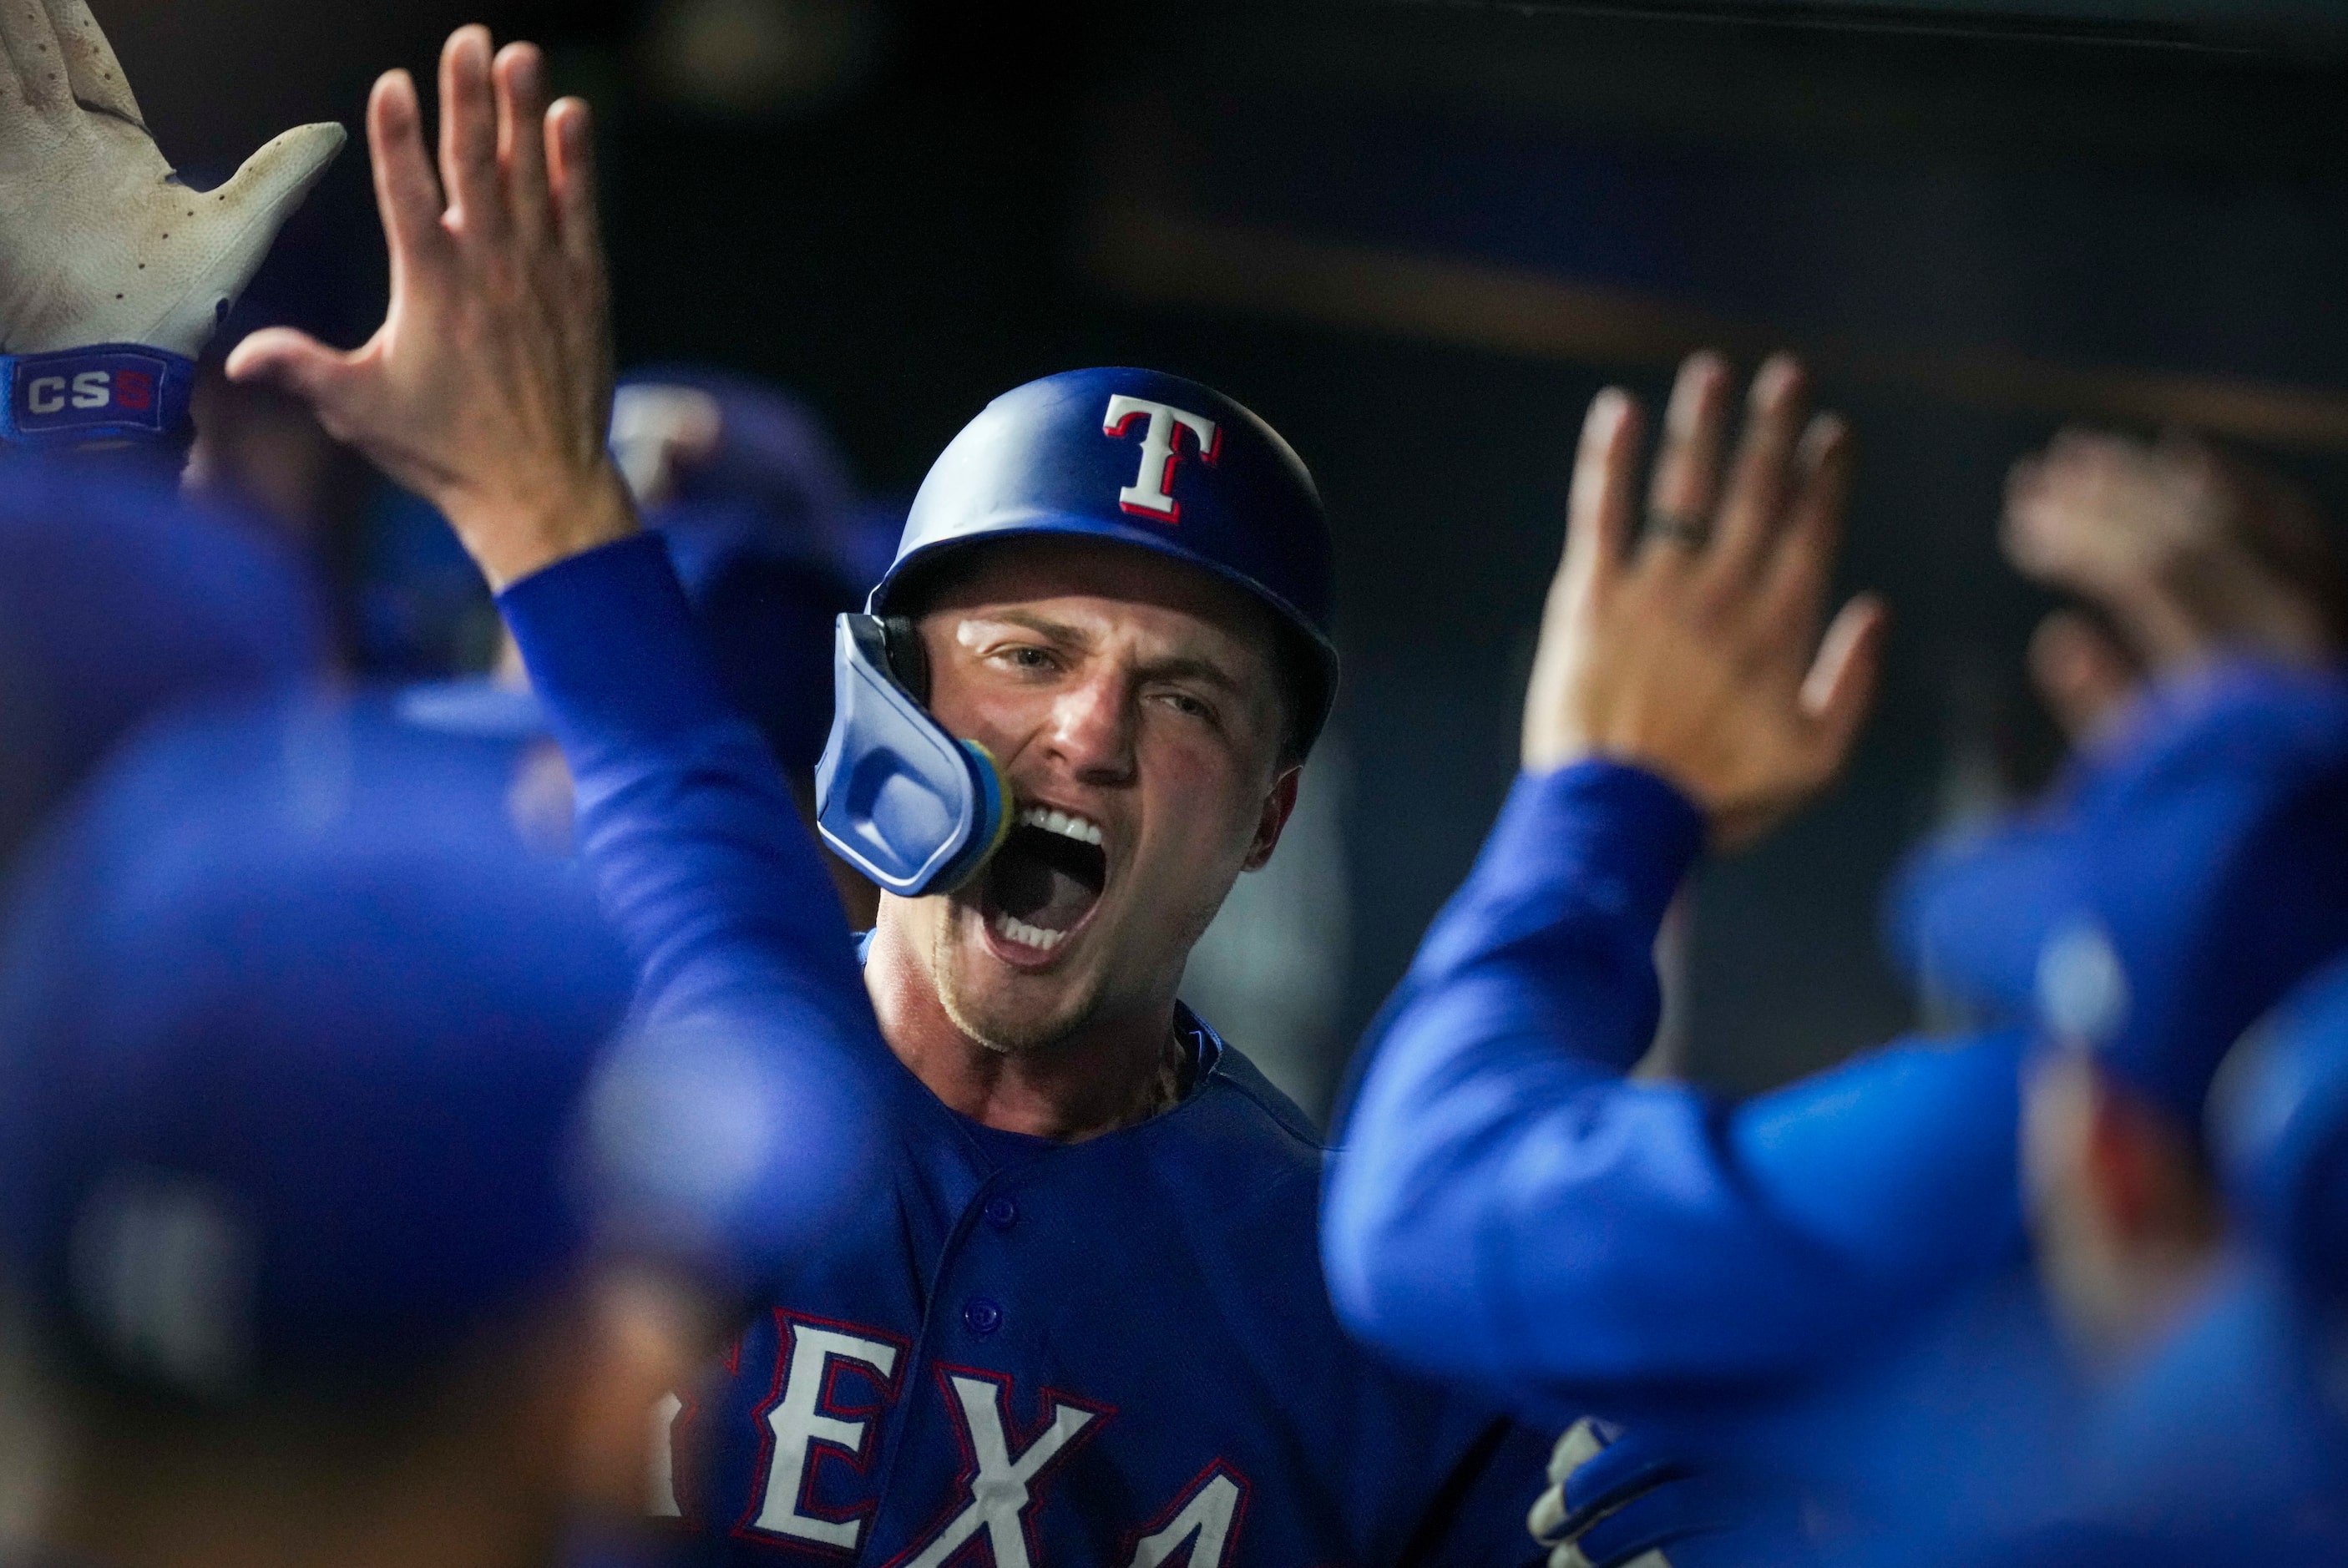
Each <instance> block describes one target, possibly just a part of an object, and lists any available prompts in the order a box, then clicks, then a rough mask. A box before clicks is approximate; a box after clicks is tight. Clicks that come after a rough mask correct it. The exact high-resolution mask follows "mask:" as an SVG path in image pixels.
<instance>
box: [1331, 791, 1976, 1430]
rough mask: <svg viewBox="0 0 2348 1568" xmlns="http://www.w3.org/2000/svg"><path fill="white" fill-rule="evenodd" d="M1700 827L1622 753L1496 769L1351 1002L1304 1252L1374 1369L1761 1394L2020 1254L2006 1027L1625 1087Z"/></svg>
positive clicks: (1583, 1392)
mask: <svg viewBox="0 0 2348 1568" xmlns="http://www.w3.org/2000/svg"><path fill="white" fill-rule="evenodd" d="M1702 841H1703V822H1702V820H1701V818H1700V817H1699V816H1698V814H1697V812H1696V810H1694V807H1693V806H1692V805H1690V804H1689V802H1688V801H1687V800H1686V799H1684V798H1683V797H1682V796H1681V795H1680V794H1679V793H1678V792H1677V791H1676V790H1674V789H1672V788H1671V787H1670V786H1669V785H1667V784H1665V783H1663V781H1662V780H1660V779H1656V778H1655V777H1654V776H1653V775H1651V774H1648V773H1645V772H1643V771H1641V770H1639V769H1633V768H1629V767H1624V766H1620V765H1617V764H1613V763H1610V762H1603V761H1592V762H1586V763H1582V764H1579V765H1577V766H1574V767H1570V768H1566V769H1560V770H1558V771H1556V772H1554V773H1550V774H1547V775H1543V776H1538V777H1536V776H1528V777H1525V778H1523V779H1519V782H1518V784H1517V786H1516V788H1515V789H1514V791H1513V792H1512V793H1511V795H1510V797H1509V802H1508V805H1507V807H1506V809H1505V810H1503V811H1502V813H1501V816H1500V819H1499V820H1498V824H1497V825H1496V826H1495V827H1494V829H1493V831H1492V835H1491V838H1490V841H1488V844H1487V845H1486V847H1485V850H1484V852H1483V854H1482V856H1481V857H1480V859H1479V860H1478V863H1477V866H1476V869H1475V871H1474V872H1473V873H1472V875H1471V876H1470V877H1469V879H1468V882H1467V883H1466V885H1465V886H1464V887H1463V888H1462V889H1461V891H1460V892H1459V893H1458V894H1457V896H1456V897H1455V898H1454V899H1453V900H1452V901H1451V903H1449V904H1448V905H1447V907H1446V908H1445V910H1444V912H1443V913H1442V915H1441V916H1440V917H1439V918H1438V919H1437V922H1436V924H1435V925H1434V927H1433V928H1432V930H1430V932H1429V933H1428V934H1427V937H1426V942H1425V944H1423V945H1422V947H1421V948H1420V951H1419V954H1418V956H1417V959H1416V962H1415V964H1414V965H1413V967H1412V968H1411V970H1410V973H1409V974H1408V975H1407V976H1406V979H1405V980H1404V982H1403V985H1402V986H1401V988H1400V990H1399V991H1398V992H1397V994H1396V995H1395V998H1394V999H1393V1001H1392V1002H1390V1003H1389V1004H1388V1006H1387V1008H1386V1010H1385V1013H1384V1015H1383V1016H1382V1017H1381V1020H1380V1022H1379V1024H1378V1025H1377V1026H1376V1027H1375V1031H1374V1035H1373V1044H1372V1046H1371V1048H1370V1050H1369V1051H1368V1053H1367V1054H1366V1057H1365V1059H1366V1061H1367V1068H1366V1074H1365V1078H1363V1080H1362V1081H1361V1083H1360V1085H1359V1087H1358V1089H1357V1092H1356V1093H1355V1095H1354V1099H1353V1103H1352V1106H1351V1109H1350V1112H1349V1114H1348V1118H1347V1122H1346V1127H1345V1144H1346V1153H1345V1155H1344V1158H1342V1159H1341V1160H1339V1161H1337V1162H1335V1163H1334V1165H1333V1167H1332V1173H1331V1179H1330V1195H1329V1204H1328V1212H1327V1215H1326V1218H1325V1221H1324V1225H1323V1248H1324V1251H1325V1253H1326V1258H1327V1264H1328V1274H1329V1281H1330V1287H1331V1290H1332V1292H1333V1293H1334V1295H1335V1298H1336V1301H1337V1304H1338V1306H1339V1308H1340V1311H1341V1313H1342V1314H1343V1315H1344V1319H1345V1321H1346V1322H1347V1324H1348V1325H1349V1326H1352V1327H1353V1328H1354V1329H1355V1330H1356V1331H1357V1332H1359V1333H1361V1334H1362V1335H1364V1336H1365V1337H1367V1338H1369V1339H1370V1340H1372V1341H1373V1342H1374V1343H1375V1344H1378V1345H1380V1346H1384V1347H1385V1348H1386V1349H1388V1350H1389V1351H1390V1352H1392V1353H1393V1354H1395V1356H1397V1357H1401V1358H1403V1359H1404V1360H1406V1361H1407V1362H1409V1363H1411V1364H1413V1365H1416V1366H1418V1367H1423V1368H1426V1369H1427V1370H1430V1371H1434V1372H1437V1373H1442V1374H1446V1375H1448V1376H1453V1377H1468V1378H1474V1379H1477V1380H1479V1381H1481V1382H1483V1383H1485V1384H1487V1385H1495V1384H1505V1385H1515V1386H1517V1387H1519V1388H1520V1389H1522V1390H1523V1392H1522V1394H1521V1395H1520V1398H1523V1399H1524V1400H1526V1401H1527V1402H1529V1403H1530V1402H1534V1401H1540V1402H1543V1403H1544V1404H1545V1403H1546V1402H1547V1401H1550V1400H1555V1401H1559V1402H1560V1403H1559V1405H1558V1409H1559V1411H1560V1413H1562V1411H1563V1410H1564V1409H1566V1408H1593V1409H1597V1410H1599V1411H1601V1412H1602V1413H1606V1414H1610V1415H1614V1416H1616V1417H1618V1418H1630V1417H1636V1416H1639V1415H1643V1414H1648V1413H1668V1412H1670V1411H1672V1410H1674V1409H1680V1408H1685V1405H1686V1401H1688V1400H1690V1399H1694V1400H1698V1401H1703V1402H1710V1401H1715V1400H1717V1399H1718V1398H1720V1397H1721V1396H1722V1395H1724V1394H1727V1393H1735V1392H1739V1391H1752V1392H1756V1393H1757V1392H1762V1391H1769V1390H1783V1389H1786V1388H1787V1387H1791V1386H1793V1385H1795V1384H1797V1383H1799V1382H1800V1381H1801V1380H1802V1379H1804V1378H1807V1377H1810V1376H1812V1375H1815V1374H1818V1373H1821V1372H1823V1371H1825V1370H1827V1369H1828V1368H1831V1367H1836V1366H1838V1365H1839V1364H1841V1363H1842V1362H1843V1361H1845V1360H1846V1359H1847V1358H1848V1357H1849V1356H1850V1355H1851V1353H1852V1352H1853V1351H1854V1349H1856V1348H1858V1347H1859V1346H1863V1345H1864V1344H1865V1343H1866V1342H1867V1341H1868V1340H1869V1338H1870V1337H1871V1336H1877V1335H1879V1334H1881V1333H1882V1332H1883V1331H1884V1330H1886V1329H1887V1328H1888V1327H1890V1326H1893V1325H1897V1324H1900V1323H1903V1322H1910V1321H1913V1320H1914V1319H1916V1318H1917V1317H1918V1316H1919V1315H1921V1314H1922V1313H1924V1312H1925V1311H1927V1310H1928V1309H1930V1308H1931V1307H1932V1306H1934V1305H1938V1304H1941V1303H1943V1302H1945V1301H1947V1300H1949V1299H1951V1298H1952V1296H1953V1295H1955V1294H1956V1293H1958V1292H1960V1291H1961V1290H1962V1289H1963V1288H1964V1287H1965V1286H1967V1285H1968V1284H1972V1283H1976V1282H1978V1281H1980V1280H1982V1279H1983V1278H1984V1277H1986V1276H1988V1275H1990V1274H1993V1273H1994V1272H1995V1271H1996V1270H1997V1268H1998V1267H1999V1266H2000V1265H2001V1264H2013V1263H2018V1262H2019V1261H2020V1258H2021V1247H2022V1224H2021V1213H2020V1204H2019V1202H2018V1198H2017V1193H2016V1181H2015V1163H2014V1135H2015V1119H2016V1115H2017V1110H2018V1098H2019V1097H2018V1089H2017V1083H2016V1073H2017V1066H2018V1061H2019V1057H2020V1052H2021V1048H2022V1040H2021V1038H2020V1037H2019V1036H2018V1035H2014V1034H1998V1035H1984V1036H1979V1037H1970V1038H1966V1039H1962V1040H1957V1041H1952V1042H1945V1043H1925V1042H1913V1043H1906V1044H1900V1045H1895V1046H1893V1047H1890V1048H1887V1049H1885V1050H1883V1051H1880V1052H1878V1053H1875V1054H1872V1055H1869V1056H1866V1057H1860V1058H1859V1059H1857V1060H1855V1061H1853V1062H1852V1063H1849V1064H1848V1065H1846V1066H1844V1067H1843V1068H1839V1069H1838V1070H1835V1071H1832V1072H1828V1073H1825V1074H1821V1075H1818V1077H1815V1078H1809V1079H1807V1080H1804V1081H1803V1082H1801V1083H1798V1084H1796V1085H1794V1086H1793V1087H1791V1088H1787V1089H1785V1090H1782V1091H1780V1092H1777V1093H1775V1094H1770V1095H1765V1096H1762V1097H1759V1098H1757V1099H1751V1100H1747V1101H1746V1102H1744V1103H1742V1104H1736V1105H1730V1104H1725V1103H1722V1102H1721V1101H1719V1100H1717V1099H1715V1098H1713V1097H1711V1096H1708V1095H1706V1094H1704V1093H1703V1092H1702V1091H1700V1090H1697V1089H1695V1088H1690V1087H1687V1086H1685V1085H1680V1084H1670V1083H1660V1082H1656V1083H1650V1082H1640V1081H1633V1080H1632V1079H1630V1078H1628V1077H1627V1076H1626V1075H1627V1074H1628V1072H1629V1070H1630V1068H1631V1067H1632V1064H1633V1063H1634V1062H1635V1061H1636V1060H1637V1059H1638V1057H1640V1056H1641V1055H1642V1054H1643V1052H1644V1051H1645V1050H1646V1048H1647V1046H1648V1044H1649V1042H1650V1040H1651V1039H1652V1037H1653V1033H1654V1028H1655V1024H1656V1019H1657V1014H1658V1010H1659V1005H1660V1003H1659V994H1658V986H1657V984H1656V979H1655V973H1654V964H1653V946H1654V941H1655V936H1656V933H1657V930H1658V928H1659V926H1660V924H1661V923H1662V920H1663V913H1664V912H1665V910H1666V908H1667V907H1668V905H1669V903H1670V902H1671V900H1672V898H1673V893H1674V892H1675V891H1676V889H1677V888H1678V886H1679V884H1680V882H1681V881H1682V879H1683V878H1684V876H1685V875H1686V873H1687V872H1688V870H1689V868H1690V867H1691V865H1692V864H1693V863H1694V860H1695V857H1696V854H1697V852H1698V851H1699V850H1700V848H1701V847H1702Z"/></svg>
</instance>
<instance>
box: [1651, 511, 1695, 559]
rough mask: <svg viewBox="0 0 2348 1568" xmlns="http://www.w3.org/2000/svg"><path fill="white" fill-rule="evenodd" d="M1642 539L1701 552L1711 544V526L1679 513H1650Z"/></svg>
mask: <svg viewBox="0 0 2348 1568" xmlns="http://www.w3.org/2000/svg"><path fill="white" fill-rule="evenodd" d="M1642 537H1643V538H1644V539H1647V540H1649V541H1652V542H1659V543H1664V544H1676V545H1678V546H1680V547H1681V548H1682V549H1684V550H1702V549H1703V548H1704V546H1705V545H1707V544H1710V543H1711V542H1712V524H1711V523H1709V522H1707V521H1704V519H1702V518H1699V517H1687V516H1684V515H1683V514H1681V513H1679V512H1672V511H1650V512H1648V513H1647V521H1646V527H1645V529H1644V531H1643V534H1642Z"/></svg>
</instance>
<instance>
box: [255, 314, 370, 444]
mask: <svg viewBox="0 0 2348 1568" xmlns="http://www.w3.org/2000/svg"><path fill="white" fill-rule="evenodd" d="M223 368H225V369H226V370H227V372H228V378H229V379H230V380H232V381H234V382H238V383H241V384H246V385H259V386H264V387H275V388H276V389H277V390H278V391H280V392H283V393H284V394H285V395H286V396H287V397H295V398H298V399H300V400H301V401H302V402H304V403H306V404H308V405H309V406H310V407H311V408H312V409H313V410H314V412H315V413H316V414H317V415H318V417H319V419H320V421H321V422H322V423H324V424H326V425H328V426H329V428H331V427H332V426H333V424H334V418H333V417H334V415H335V412H336V411H337V410H338V409H339V407H340V405H341V404H342V402H343V401H344V392H345V387H347V386H348V384H349V378H350V356H348V355H346V354H343V353H341V352H340V351H338V350H335V349H332V348H329V347H327V346H325V345H324V344H323V343H320V342H319V341H318V340H317V339H316V338H314V337H312V336H311V335H309V334H308V333H305V332H296V331H294V330H293V328H292V327H290V326H265V327H263V328H262V329H261V330H260V331H259V332H256V333H254V334H252V335H251V336H250V337H247V338H246V339H245V340H244V341H243V342H242V343H240V344H238V345H237V346H236V347H235V348H233V349H232V350H231V351H230V352H229V356H228V363H227V365H226V366H224V367H223Z"/></svg>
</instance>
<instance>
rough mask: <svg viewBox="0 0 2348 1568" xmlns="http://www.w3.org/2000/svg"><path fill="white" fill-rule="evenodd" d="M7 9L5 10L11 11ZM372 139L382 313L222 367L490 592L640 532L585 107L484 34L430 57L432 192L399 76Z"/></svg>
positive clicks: (277, 332)
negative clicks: (271, 389)
mask: <svg viewBox="0 0 2348 1568" xmlns="http://www.w3.org/2000/svg"><path fill="white" fill-rule="evenodd" d="M20 3H21V0H0V4H20ZM367 145H368V149H369V150H370V152H371V153H372V154H373V158H374V163H375V184H376V202H377V204H378V206H379V207H380V208H381V210H382V212H383V226H384V232H385V234H386V236H387V237H388V238H389V241H390V245H391V309H390V311H389V313H388V314H387V315H386V316H385V318H384V323H383V325H382V326H381V327H380V328H378V329H377V330H376V335H374V336H373V337H372V338H370V339H368V340H367V342H366V344H365V345H364V346H361V347H359V348H358V349H356V350H355V351H353V352H351V353H348V354H344V353H338V352H336V351H335V350H334V349H331V348H328V347H326V346H324V345H322V344H320V343H317V342H316V341H314V339H311V338H308V337H305V336H304V335H302V334H300V333H297V332H293V331H289V330H286V329H283V328H272V329H270V330H267V331H264V332H257V333H255V334H253V335H252V336H251V337H249V338H247V339H245V340H244V342H242V343H241V344H239V345H238V346H237V348H236V351H235V352H234V353H232V355H230V356H229V361H228V373H229V375H230V376H231V377H233V378H235V379H238V380H260V381H267V382H270V383H273V385H275V386H277V387H282V388H283V389H284V390H285V391H287V392H290V393H292V394H293V396H295V397H300V398H302V399H303V400H304V401H305V402H307V403H309V404H310V406H311V407H313V408H314V410H315V411H316V413H317V416H318V418H319V421H320V422H321V423H322V424H323V425H324V427H325V428H326V429H327V430H328V431H329V432H330V433H332V434H333V435H334V436H335V437H336V438H339V439H341V440H344V441H347V442H349V443H350V444H351V445H353V446H355V447H356V448H358V449H360V450H361V451H363V452H365V453H366V456H367V457H368V458H369V459H372V460H373V461H374V462H375V463H376V466H377V467H379V468H381V469H383V470H384V471H385V472H386V473H388V474H389V475H390V476H391V477H392V478H393V479H395V480H398V481H399V482H400V483H401V484H404V485H406V486H407V487H408V488H409V489H410V490H415V491H416V492H417V494H419V495H421V496H423V497H424V498H425V499H426V500H429V501H431V502H432V503H433V504H434V505H436V506H438V508H439V509H440V511H442V512H443V513H444V514H445V515H446V516H447V517H448V521H450V523H452V524H453V525H454V526H455V527H456V530H457V532H458V536H459V537H460V538H462V539H463V540H464V542H465V544H466V547H467V548H468V549H469V550H470V551H471V552H472V554H473V558H474V559H475V560H476V561H477V562H479V563H480V565H481V568H482V570H483V571H484V572H486V573H488V575H489V581H490V583H491V585H492V586H494V587H498V588H503V587H504V586H505V585H506V584H507V583H511V582H513V581H515V580H516V579H518V578H520V577H525V576H528V575H529V574H530V573H532V572H535V571H537V570H539V569H540V568H541V567H543V566H548V565H551V564H552V563H553V562H556V561H559V560H561V559H562V558H564V557H565V556H568V555H572V554H576V553H578V552H581V551H583V550H588V549H592V548H593V547H594V546H596V545H598V544H602V543H605V542H609V541H611V540H613V539H616V538H619V537H621V536H623V535H624V534H626V533H629V532H632V531H633V530H634V528H635V518H634V513H633V511H632V509H631V507H630V504H629V500H628V495H627V490H626V488H625V486H623V484H622V482H621V480H620V476H619V473H618V470H617V469H615V468H614V467H613V463H612V460H611V457H610V454H609V453H608V451H607V450H606V449H605V446H604V439H605V432H606V429H607V428H608V425H609V422H610V415H611V404H612V347H611V325H610V315H609V304H608V299H609V290H608V286H607V284H606V280H605V275H604V268H603V253H602V242H601V239H600V238H599V236H598V234H597V230H596V216H595V180H594V171H593V166H592V143H591V139H590V129H589V124H588V113H587V106H586V105H585V104H584V103H582V102H581V101H579V100H578V99H576V98H564V99H562V100H561V102H559V103H556V104H554V105H553V106H552V107H551V108H550V107H548V105H547V102H546V88H545V64H544V61H543V60H542V59H541V57H540V54H539V52H538V50H537V49H536V48H535V47H533V46H530V45H528V44H509V45H508V46H506V47H505V48H504V49H502V50H500V51H499V52H498V54H497V55H496V57H495V58H494V60H493V59H492V58H491V55H490V48H489V32H488V30H487V29H486V28H482V27H462V28H459V29H458V31H457V32H456V33H454V34H452V35H451V36H449V39H448V46H447V47H446V48H445V49H443V50H442V52H441V56H440V149H439V171H438V179H436V178H435V177H434V170H433V164H432V160H431V159H430V158H429V157H428V156H427V154H426V152H425V149H424V139H423V129H422V115H421V112H420V109H419V107H418V105H417V95H416V86H415V83H414V82H413V81H411V80H410V79H409V77H408V76H407V72H405V71H393V72H390V73H388V74H387V75H386V76H385V77H382V78H381V79H380V80H378V81H377V82H376V85H375V91H374V94H373V95H372V96H371V97H370V98H369V99H368V102H367Z"/></svg>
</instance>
